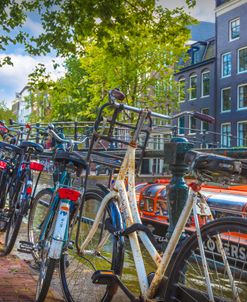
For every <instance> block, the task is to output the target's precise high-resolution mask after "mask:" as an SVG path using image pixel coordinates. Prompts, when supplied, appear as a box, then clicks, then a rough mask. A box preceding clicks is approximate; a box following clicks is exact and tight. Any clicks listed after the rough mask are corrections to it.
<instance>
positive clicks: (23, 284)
mask: <svg viewBox="0 0 247 302" xmlns="http://www.w3.org/2000/svg"><path fill="white" fill-rule="evenodd" d="M0 249H1V236H0ZM36 280H37V273H35V272H34V270H32V269H31V268H30V267H29V265H28V264H27V263H26V261H24V260H22V259H20V258H19V257H18V256H16V255H9V256H0V302H33V301H35V290H36ZM45 301H46V302H62V301H64V300H63V299H62V297H61V296H60V295H59V294H58V293H57V292H56V291H55V290H51V289H50V290H49V294H48V297H47V298H46V300H45Z"/></svg>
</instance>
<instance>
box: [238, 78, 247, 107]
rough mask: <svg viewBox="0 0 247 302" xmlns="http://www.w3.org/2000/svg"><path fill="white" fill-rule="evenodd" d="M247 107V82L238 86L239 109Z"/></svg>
mask: <svg viewBox="0 0 247 302" xmlns="http://www.w3.org/2000/svg"><path fill="white" fill-rule="evenodd" d="M246 107H247V84H244V85H239V86H238V109H243V108H246Z"/></svg>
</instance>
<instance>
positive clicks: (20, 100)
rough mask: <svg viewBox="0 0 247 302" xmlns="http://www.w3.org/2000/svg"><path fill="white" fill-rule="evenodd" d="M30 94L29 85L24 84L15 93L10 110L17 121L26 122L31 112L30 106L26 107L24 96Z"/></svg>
mask: <svg viewBox="0 0 247 302" xmlns="http://www.w3.org/2000/svg"><path fill="white" fill-rule="evenodd" d="M29 94H30V92H29V87H28V86H25V87H24V88H23V89H22V90H21V91H20V92H17V93H16V98H15V100H14V101H13V102H12V111H13V113H14V114H15V115H16V116H17V122H18V123H26V122H28V120H29V116H30V114H31V108H30V107H28V108H27V102H26V101H25V97H26V96H28V95H29Z"/></svg>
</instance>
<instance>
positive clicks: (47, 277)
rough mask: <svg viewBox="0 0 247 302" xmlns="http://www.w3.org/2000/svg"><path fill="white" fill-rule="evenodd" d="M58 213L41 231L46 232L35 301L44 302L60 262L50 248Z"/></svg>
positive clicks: (41, 251) (41, 252)
mask: <svg viewBox="0 0 247 302" xmlns="http://www.w3.org/2000/svg"><path fill="white" fill-rule="evenodd" d="M56 218H57V213H54V215H53V216H52V217H51V218H50V220H49V223H48V226H47V227H46V228H44V226H43V227H42V229H41V231H44V232H45V236H44V239H43V240H44V242H43V244H42V248H41V250H40V267H39V277H38V280H37V287H36V299H35V302H43V301H45V298H46V296H47V293H48V291H49V288H50V284H51V280H52V276H53V273H54V270H55V267H56V264H57V263H58V260H57V259H52V258H50V257H49V249H50V245H51V241H52V237H53V231H54V228H55V224H56V220H57V219H56Z"/></svg>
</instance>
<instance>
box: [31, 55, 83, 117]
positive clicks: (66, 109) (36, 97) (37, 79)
mask: <svg viewBox="0 0 247 302" xmlns="http://www.w3.org/2000/svg"><path fill="white" fill-rule="evenodd" d="M65 65H66V66H65V67H66V74H65V76H64V77H61V78H60V79H58V80H57V81H53V80H52V79H51V77H50V75H49V74H47V73H46V72H45V69H44V66H43V65H39V66H38V67H37V68H36V70H35V71H34V72H33V73H32V74H31V75H30V82H29V85H30V86H31V87H32V93H31V95H30V96H29V97H28V98H27V99H26V101H27V104H28V106H31V107H32V114H31V120H32V121H47V122H49V121H50V120H53V121H54V120H57V121H61V120H62V121H70V120H73V121H75V120H84V119H86V115H85V114H84V113H85V111H84V110H82V108H85V107H86V104H87V103H88V99H87V91H86V88H85V86H83V85H82V79H83V77H84V74H85V72H84V70H83V69H82V68H81V66H80V62H79V61H78V59H76V57H70V58H69V59H67V60H66V64H65ZM44 100H45V103H44ZM51 108H52V110H51Z"/></svg>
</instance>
